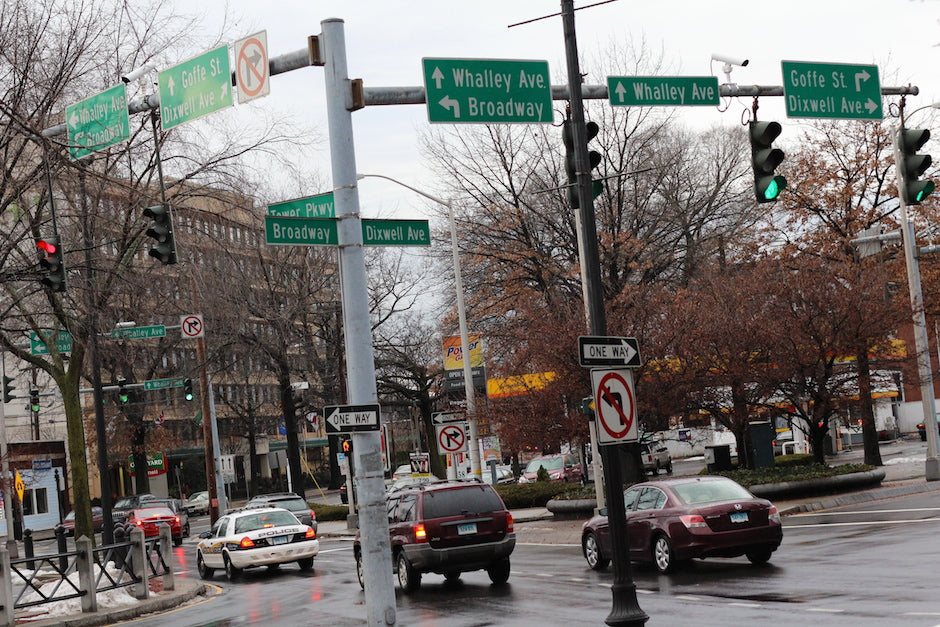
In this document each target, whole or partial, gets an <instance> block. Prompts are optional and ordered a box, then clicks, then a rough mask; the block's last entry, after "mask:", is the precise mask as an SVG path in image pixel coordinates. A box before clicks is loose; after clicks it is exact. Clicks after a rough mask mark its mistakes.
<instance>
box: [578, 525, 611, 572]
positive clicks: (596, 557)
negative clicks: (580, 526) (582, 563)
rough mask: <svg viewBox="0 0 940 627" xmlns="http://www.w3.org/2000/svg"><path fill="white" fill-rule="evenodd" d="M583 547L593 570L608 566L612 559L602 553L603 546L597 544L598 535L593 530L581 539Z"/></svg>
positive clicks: (585, 556) (585, 557)
mask: <svg viewBox="0 0 940 627" xmlns="http://www.w3.org/2000/svg"><path fill="white" fill-rule="evenodd" d="M581 549H582V551H583V552H584V559H585V560H587V563H588V566H590V567H591V570H603V569H605V568H607V565H608V564H609V563H610V560H609V559H607V558H606V557H603V556H602V555H601V548H600V546H598V544H597V536H596V535H595V534H594V533H593V532H590V531H589V532H588V533H586V534H585V535H584V539H583V540H582V541H581Z"/></svg>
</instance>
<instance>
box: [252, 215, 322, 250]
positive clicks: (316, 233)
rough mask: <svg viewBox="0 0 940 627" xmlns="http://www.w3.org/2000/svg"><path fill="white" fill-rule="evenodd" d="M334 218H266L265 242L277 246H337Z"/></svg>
mask: <svg viewBox="0 0 940 627" xmlns="http://www.w3.org/2000/svg"><path fill="white" fill-rule="evenodd" d="M337 232H338V229H337V228H336V220H335V219H334V218H289V217H284V216H265V217H264V241H265V243H266V244H273V245H275V246H281V245H284V246H298V245H299V246H336V245H337V244H339V235H338V234H337Z"/></svg>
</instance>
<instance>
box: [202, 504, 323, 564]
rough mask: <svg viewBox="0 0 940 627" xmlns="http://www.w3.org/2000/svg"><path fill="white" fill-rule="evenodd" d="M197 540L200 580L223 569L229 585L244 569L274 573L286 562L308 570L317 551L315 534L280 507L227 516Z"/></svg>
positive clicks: (234, 513)
mask: <svg viewBox="0 0 940 627" xmlns="http://www.w3.org/2000/svg"><path fill="white" fill-rule="evenodd" d="M199 538H200V540H199V544H198V545H197V546H196V566H197V568H198V570H199V576H200V577H202V578H203V579H210V578H211V577H212V575H213V574H214V573H215V571H216V569H225V575H226V577H228V579H229V581H235V580H236V579H238V576H239V575H240V574H241V571H242V570H243V569H245V568H254V567H257V566H267V567H268V568H271V569H274V568H277V567H278V566H279V565H280V564H284V563H286V562H297V565H298V566H300V569H301V570H309V569H311V568H313V558H314V557H315V556H316V555H317V553H318V552H319V550H320V542H319V540H317V532H316V531H315V530H314V529H313V528H312V527H308V526H307V525H303V524H301V523H300V521H298V520H297V518H296V517H295V516H294V515H293V514H291V513H290V512H289V511H287V510H286V509H281V508H279V507H267V508H251V509H242V510H236V511H233V512H230V513H228V514H226V515H225V516H222V517H221V518H219V519H218V520H217V521H216V522H215V524H214V525H213V526H212V529H211V530H209V531H206V532H205V533H202V534H200V536H199Z"/></svg>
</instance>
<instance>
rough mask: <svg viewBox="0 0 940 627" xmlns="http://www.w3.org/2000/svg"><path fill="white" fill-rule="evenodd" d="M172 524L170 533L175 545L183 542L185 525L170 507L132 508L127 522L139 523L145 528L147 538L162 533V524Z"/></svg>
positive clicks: (139, 525)
mask: <svg viewBox="0 0 940 627" xmlns="http://www.w3.org/2000/svg"><path fill="white" fill-rule="evenodd" d="M161 523H166V524H168V525H169V526H170V535H171V536H172V537H173V546H179V545H181V544H182V543H183V525H182V524H181V523H180V517H179V516H177V515H176V514H175V513H174V512H173V511H172V510H171V509H170V508H168V507H147V508H141V509H132V510H131V511H130V512H129V513H128V516H127V524H129V525H137V526H138V527H140V528H141V529H143V530H144V536H145V537H147V538H150V537H153V536H158V535H160V524H161Z"/></svg>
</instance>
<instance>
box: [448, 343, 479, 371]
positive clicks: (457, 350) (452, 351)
mask: <svg viewBox="0 0 940 627" xmlns="http://www.w3.org/2000/svg"><path fill="white" fill-rule="evenodd" d="M467 342H468V343H469V344H470V367H471V368H479V367H481V366H483V343H482V342H481V341H480V336H479V335H468V336H467ZM461 349H462V347H461V345H460V336H459V335H451V336H448V337H445V338H444V370H462V369H463V350H461Z"/></svg>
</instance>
